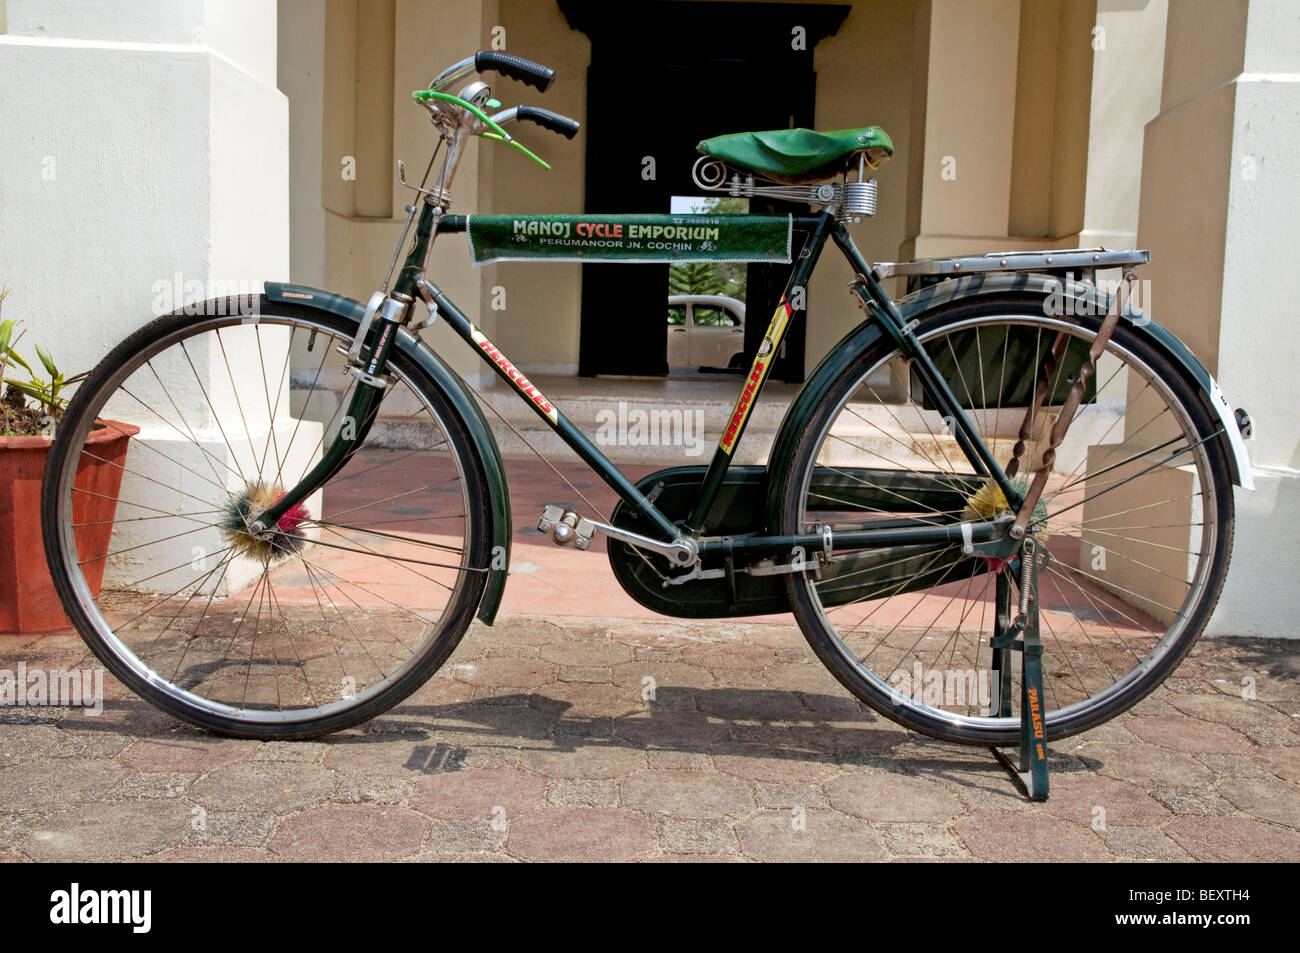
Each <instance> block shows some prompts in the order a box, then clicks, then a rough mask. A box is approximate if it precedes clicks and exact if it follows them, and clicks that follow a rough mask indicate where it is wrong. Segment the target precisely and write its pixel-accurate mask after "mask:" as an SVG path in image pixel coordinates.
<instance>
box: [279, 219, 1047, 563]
mask: <svg viewBox="0 0 1300 953" xmlns="http://www.w3.org/2000/svg"><path fill="white" fill-rule="evenodd" d="M437 211H438V210H437V208H436V207H435V206H434V205H432V204H430V203H428V202H425V203H424V205H423V208H422V209H421V213H420V218H419V222H418V224H417V226H416V232H415V240H414V241H413V242H412V245H411V249H410V252H409V253H408V254H407V256H406V259H405V261H404V263H403V265H402V268H401V270H400V272H399V273H398V276H397V280H396V281H395V283H394V288H393V293H392V296H393V297H395V298H397V299H398V300H401V301H410V302H412V305H411V306H413V302H414V300H415V299H417V298H424V299H425V301H426V302H427V303H430V304H432V305H433V306H434V307H436V309H437V317H439V318H441V319H442V320H444V321H446V322H447V324H448V325H449V326H450V327H451V328H452V329H453V330H454V331H455V332H456V333H457V334H458V335H459V336H460V337H461V338H462V339H464V341H465V342H466V343H467V344H469V345H470V347H472V348H473V349H474V350H476V351H477V352H479V355H480V356H481V357H482V359H483V360H484V361H486V362H487V364H488V365H489V366H490V367H491V368H492V369H493V370H494V371H495V372H496V374H497V376H499V377H500V378H501V379H502V380H504V381H505V382H506V383H507V384H509V385H510V387H511V388H513V389H514V391H515V392H516V393H518V394H519V395H520V396H521V397H522V398H524V400H526V401H527V402H528V404H529V405H530V406H531V407H532V408H533V411H534V412H535V413H536V414H537V415H538V416H539V417H541V418H542V419H543V420H544V421H546V423H547V424H548V425H549V426H550V427H551V428H552V429H554V430H555V432H556V433H557V434H558V435H559V437H560V439H561V440H563V441H564V442H565V444H567V445H568V446H569V447H570V448H571V449H572V450H573V451H574V452H575V453H576V454H577V455H578V456H579V458H581V459H582V461H583V462H584V463H586V464H587V465H588V466H589V467H591V468H592V469H593V470H594V471H595V472H596V473H597V474H599V475H600V477H601V479H603V480H604V481H605V482H606V483H607V484H608V485H609V486H610V487H611V488H612V489H613V490H614V491H615V492H616V493H617V494H618V495H619V497H620V498H622V499H623V500H624V501H625V502H627V503H628V505H630V506H632V507H634V508H635V509H636V511H637V512H639V513H640V514H642V515H643V516H645V517H646V519H648V520H649V521H650V522H651V523H652V524H653V525H654V526H655V527H656V528H657V529H658V530H660V531H661V532H662V533H663V535H664V537H665V542H672V541H673V540H675V539H677V538H678V537H679V536H681V535H689V536H691V537H694V538H696V539H700V537H702V536H703V535H704V534H705V532H706V530H707V527H706V526H705V525H704V521H705V517H706V514H708V512H709V511H710V508H711V507H712V505H713V502H714V499H715V497H716V496H717V493H718V490H719V488H720V487H721V486H722V483H723V480H724V478H725V477H726V475H727V471H728V469H729V467H730V466H731V462H732V458H733V454H734V451H735V449H736V447H737V446H738V445H739V443H740V440H741V437H742V436H743V435H744V431H745V426H746V424H747V422H748V419H749V416H750V412H751V411H752V409H753V407H754V405H755V404H756V403H757V401H758V399H759V396H760V394H761V393H762V390H763V385H764V384H765V383H766V381H767V378H768V375H769V373H770V371H771V366H772V358H773V357H774V356H775V355H776V353H777V351H778V349H779V348H780V346H781V342H782V341H783V340H784V337H785V333H786V331H787V330H788V329H789V326H790V323H791V321H792V320H794V318H795V315H796V314H797V313H798V312H799V311H800V310H802V301H803V299H804V294H803V291H804V289H805V288H806V287H807V283H808V280H809V278H810V277H811V275H812V271H813V269H814V267H816V264H817V261H818V258H819V257H820V255H821V252H822V250H823V248H824V247H825V245H826V242H827V240H828V239H830V240H832V241H833V242H834V243H835V245H836V246H837V247H838V248H839V249H840V251H841V252H842V253H843V254H844V256H845V258H846V259H847V260H848V262H849V264H850V265H851V266H852V268H853V270H854V272H855V273H856V275H857V280H856V282H855V285H854V290H855V292H856V293H857V294H859V295H860V296H861V297H862V299H863V306H864V308H865V309H866V310H867V311H868V313H869V314H870V315H871V316H872V317H874V318H875V319H876V320H877V321H879V322H880V323H881V325H882V326H883V328H884V329H885V331H886V332H887V333H888V334H889V336H890V337H891V338H892V339H893V340H894V341H895V342H896V343H897V344H898V346H899V348H900V349H901V350H902V352H903V354H904V355H906V356H907V357H908V358H909V359H910V360H911V361H912V364H913V367H914V368H915V369H916V372H917V374H918V377H919V378H920V381H921V384H922V386H923V388H924V389H925V390H926V392H927V393H928V394H929V396H930V398H931V399H932V400H933V401H934V402H935V406H936V407H937V408H938V409H939V411H940V413H941V414H942V415H943V416H945V417H946V418H948V419H950V420H951V421H952V430H953V434H954V437H955V438H956V441H957V444H958V446H959V447H960V448H961V450H962V452H963V454H964V455H965V456H966V458H967V459H968V460H969V462H970V464H971V466H972V467H973V468H974V469H975V472H976V473H977V474H979V475H981V476H986V477H988V478H990V479H992V480H993V481H994V482H995V483H996V484H997V485H998V487H999V488H1000V489H1001V490H1002V492H1003V493H1004V494H1006V498H1007V500H1008V502H1010V503H1011V504H1012V509H1014V508H1015V507H1016V506H1018V505H1019V503H1020V501H1021V499H1022V496H1021V493H1020V491H1019V490H1018V489H1017V488H1016V487H1015V486H1013V485H1012V483H1011V481H1010V479H1009V478H1008V477H1007V475H1006V473H1005V472H1004V471H1003V470H1002V468H1001V467H1000V466H999V465H998V463H997V461H996V459H995V458H994V457H993V454H992V453H991V452H990V451H989V448H988V447H987V445H986V444H985V443H984V441H983V440H982V439H981V438H980V436H979V434H978V432H977V431H976V430H975V427H974V425H973V424H972V423H971V421H970V419H969V418H968V417H967V415H966V413H965V411H964V410H963V409H962V407H961V404H960V403H959V401H958V400H957V398H956V396H955V395H954V394H953V392H952V390H951V388H950V387H949V386H948V383H947V381H945V380H944V378H943V375H942V374H940V373H939V371H938V370H937V369H936V367H935V365H934V363H933V361H932V360H931V359H930V356H929V355H928V354H927V353H926V351H925V349H924V347H922V345H921V343H920V341H919V340H917V338H916V337H915V335H914V334H913V333H912V329H911V328H910V327H908V326H907V325H906V324H905V322H904V320H903V318H902V316H901V315H900V314H899V312H898V309H897V307H896V306H895V305H894V302H893V300H892V299H891V298H890V297H889V295H888V294H886V293H885V291H884V289H883V288H881V286H880V283H879V282H878V281H877V280H876V279H875V278H874V277H873V276H872V273H871V266H870V265H869V264H868V263H867V261H866V260H865V259H864V258H863V257H862V254H861V253H860V252H859V251H858V249H857V246H856V245H854V243H853V239H852V237H851V236H850V235H849V233H848V230H847V229H846V228H845V227H844V225H843V223H841V222H839V221H838V220H837V219H835V217H834V216H833V215H831V214H830V213H829V212H826V211H823V212H821V213H819V214H816V215H808V216H799V217H796V218H795V222H794V224H795V228H796V230H798V231H800V232H803V233H806V234H807V236H808V237H807V240H806V241H805V242H804V246H803V249H802V250H801V251H800V253H799V256H798V258H797V259H796V261H795V264H794V267H793V268H792V269H791V272H790V277H789V278H788V279H787V282H786V287H785V291H784V293H783V294H782V295H781V299H780V303H779V304H778V306H777V309H776V312H775V313H774V314H773V316H772V320H771V322H770V324H769V325H768V329H767V332H766V333H765V335H764V337H763V340H762V342H761V344H760V345H759V349H758V353H757V354H756V355H755V357H754V361H753V363H752V364H751V366H750V370H749V374H748V375H747V376H746V378H745V381H744V384H743V386H742V388H741V393H740V395H739V396H738V397H737V399H736V403H735V406H734V408H733V410H732V413H731V415H730V417H729V418H728V422H727V424H726V426H725V427H724V430H723V433H722V436H721V437H720V439H719V441H718V446H717V448H716V450H715V451H714V454H713V458H712V460H711V462H710V463H709V467H708V470H707V471H706V473H705V477H704V480H703V483H702V484H701V487H700V494H699V498H698V499H697V500H696V502H695V507H694V510H693V511H692V513H691V516H690V517H689V518H688V519H687V520H686V523H685V525H683V526H678V525H677V524H675V523H673V522H672V521H671V520H669V519H668V518H667V517H666V516H665V515H664V514H663V513H662V512H660V511H659V509H657V508H656V507H655V505H654V504H653V503H652V502H651V501H650V500H649V499H647V498H646V497H645V495H644V494H642V493H641V492H640V491H639V490H638V489H637V488H636V487H635V486H634V485H633V484H632V482H631V481H630V480H628V478H627V477H626V476H624V475H623V473H622V472H621V471H620V470H619V469H618V468H617V467H616V466H615V465H614V464H613V463H611V462H610V461H609V459H608V458H607V457H606V456H605V455H604V454H603V453H602V452H601V451H600V449H599V448H598V447H597V446H596V445H595V444H594V443H593V442H592V441H591V440H590V439H589V438H588V437H587V436H586V434H584V433H583V432H582V431H581V430H579V429H578V428H577V427H576V426H574V424H573V423H572V422H571V421H570V420H569V419H568V418H567V417H565V416H564V414H562V413H561V412H560V411H559V409H558V408H556V407H555V405H553V404H552V403H551V402H550V401H549V400H547V399H546V397H545V396H544V395H543V394H542V393H541V391H540V390H538V389H537V387H536V386H535V385H533V384H532V382H530V381H529V380H528V379H527V378H526V377H525V376H524V375H523V374H522V373H520V371H519V370H518V368H517V367H515V365H514V364H513V363H512V362H511V361H510V359H509V358H508V357H506V355H505V354H504V353H502V352H501V350H500V349H499V348H498V347H497V346H496V345H494V344H493V343H492V342H491V341H490V340H488V338H487V336H486V335H485V334H483V332H482V331H480V330H479V329H478V328H477V327H476V326H475V325H474V323H473V322H472V321H471V320H470V319H469V318H468V317H467V316H466V315H465V313H464V312H463V311H461V310H460V309H459V308H458V307H456V305H455V303H454V302H452V301H451V300H450V299H449V298H448V297H447V296H446V295H445V294H443V292H442V291H441V290H439V289H438V288H437V286H435V285H434V284H433V283H432V282H430V281H428V280H427V279H426V278H424V277H423V275H422V267H423V263H424V262H425V261H426V260H427V252H428V248H429V244H430V243H431V242H432V241H433V239H434V237H435V235H437V234H441V233H456V232H463V231H465V228H466V220H465V217H464V216H452V215H449V216H442V217H439V216H438V214H437ZM408 311H409V306H408ZM400 321H401V316H388V315H380V316H379V317H377V318H376V320H375V324H374V327H372V328H371V329H370V332H369V334H368V340H367V342H366V345H365V347H363V349H362V358H363V366H362V370H363V371H364V374H363V375H358V380H359V383H358V385H357V388H356V393H354V394H353V397H352V401H351V404H350V405H349V407H348V416H349V417H350V418H351V419H352V420H353V421H354V422H355V423H356V428H355V433H353V434H351V435H350V439H349V438H348V437H345V436H344V435H343V434H342V433H340V434H339V435H338V436H336V437H335V439H334V441H333V442H332V443H331V444H330V446H329V447H328V448H327V449H326V450H325V451H324V453H323V455H322V458H321V460H320V461H319V462H318V463H317V464H316V466H315V467H313V468H312V470H311V471H310V472H309V473H308V474H307V475H306V476H305V477H304V478H303V480H302V481H301V482H300V483H298V484H297V485H296V486H294V487H293V488H291V489H290V490H288V491H287V492H286V493H285V494H284V495H283V496H282V497H281V498H280V499H279V500H277V501H276V503H275V504H274V505H273V506H271V507H269V508H268V509H267V510H265V511H264V512H263V513H262V514H261V516H260V518H259V522H260V523H262V525H263V526H270V525H274V523H275V522H276V521H278V520H279V518H280V517H281V516H283V515H284V513H285V512H287V511H288V509H289V507H291V506H293V504H294V503H296V502H299V501H301V500H303V499H306V497H307V496H309V495H310V494H311V493H313V492H315V490H316V489H317V488H319V487H320V486H321V485H322V484H323V483H325V482H326V481H327V480H328V479H329V478H330V477H331V476H333V475H334V474H335V473H337V472H338V470H339V469H340V468H341V467H342V466H343V465H344V464H345V463H346V462H347V460H348V458H349V457H350V456H351V454H352V452H353V450H354V449H355V448H356V447H359V446H360V445H361V443H362V441H363V440H364V438H365V435H366V432H367V431H368V430H369V427H370V425H371V423H373V421H374V419H375V416H376V414H377V411H378V407H379V403H380V401H381V400H382V397H383V394H382V391H383V386H382V376H383V373H384V366H385V363H386V361H387V358H388V354H389V351H390V349H391V347H392V343H393V340H394V339H395V337H396V327H397V325H398V324H399V323H400ZM367 378H369V379H370V381H374V383H371V382H368V381H367ZM1007 525H1009V524H1006V523H994V522H990V521H983V522H979V521H975V522H967V523H965V524H964V527H963V524H959V523H953V524H949V525H940V526H936V525H933V524H931V523H920V522H918V525H916V526H914V527H907V526H904V527H898V526H891V527H881V528H877V529H863V530H857V531H852V532H844V533H839V534H836V535H835V537H834V539H833V544H832V545H833V548H836V549H838V548H852V549H863V548H871V547H875V546H896V545H905V544H912V543H919V544H929V543H934V544H940V543H951V542H962V541H965V542H967V543H986V542H990V541H992V540H995V539H998V538H1001V537H1002V536H1004V535H1005V530H1006V526H1007ZM964 533H965V534H969V535H965V536H964V539H963V534H964ZM823 545H824V539H823V537H822V536H821V534H819V533H802V534H792V535H782V536H747V537H739V538H735V539H726V540H723V539H707V538H704V539H700V545H699V552H700V554H701V555H702V556H703V555H706V554H710V553H713V552H715V551H719V550H721V549H723V548H724V547H725V548H726V549H727V550H728V551H730V552H740V553H744V554H745V555H747V556H752V557H754V558H763V557H765V556H773V555H776V554H778V553H788V552H789V551H790V550H792V549H793V548H794V547H796V546H801V547H804V548H805V549H820V548H821V547H822V546H823Z"/></svg>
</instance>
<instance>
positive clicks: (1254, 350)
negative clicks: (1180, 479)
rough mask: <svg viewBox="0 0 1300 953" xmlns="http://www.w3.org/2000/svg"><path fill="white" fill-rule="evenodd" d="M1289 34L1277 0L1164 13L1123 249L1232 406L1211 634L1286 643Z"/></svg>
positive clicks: (1297, 559) (1290, 25) (1295, 139)
mask: <svg viewBox="0 0 1300 953" xmlns="http://www.w3.org/2000/svg"><path fill="white" fill-rule="evenodd" d="M1298 149H1300V30H1298V29H1297V11H1296V8H1295V5H1294V3H1292V2H1289V0H1238V2H1235V3H1219V2H1212V0H1179V2H1177V3H1171V4H1170V5H1169V19H1168V29H1167V33H1166V53H1165V71H1164V85H1163V91H1162V96H1161V107H1160V115H1159V116H1157V117H1156V118H1155V119H1154V120H1153V121H1152V122H1151V123H1150V124H1149V125H1148V126H1147V129H1146V140H1145V145H1144V151H1143V163H1142V192H1141V212H1140V223H1139V228H1138V244H1139V245H1140V246H1141V247H1144V248H1150V249H1151V254H1152V261H1151V264H1150V265H1149V266H1146V267H1144V268H1143V269H1142V276H1143V277H1144V278H1148V279H1150V281H1151V291H1152V294H1151V297H1152V302H1151V304H1152V309H1153V314H1154V317H1155V318H1156V320H1158V321H1160V322H1162V323H1164V324H1165V325H1166V326H1167V327H1169V328H1170V329H1171V330H1172V331H1173V332H1174V333H1175V334H1177V335H1178V336H1179V337H1180V338H1182V339H1183V340H1184V341H1185V342H1186V343H1187V344H1188V345H1189V346H1190V347H1191V349H1192V350H1193V351H1194V352H1195V353H1196V355H1197V356H1198V357H1199V358H1200V359H1201V360H1202V361H1203V362H1204V363H1205V365H1206V367H1207V368H1208V369H1209V370H1210V372H1211V373H1212V374H1214V375H1215V377H1216V378H1217V379H1218V380H1219V382H1220V384H1221V385H1222V387H1223V390H1224V392H1225V393H1226V394H1227V396H1228V399H1229V400H1230V401H1231V402H1232V404H1233V406H1234V407H1245V408H1247V409H1248V410H1249V411H1250V413H1251V415H1252V416H1253V417H1254V419H1255V422H1256V437H1255V438H1254V439H1253V440H1252V441H1250V442H1249V443H1247V447H1248V449H1249V451H1250V455H1251V460H1252V463H1253V470H1254V478H1255V485H1256V487H1257V489H1256V490H1255V492H1254V493H1249V492H1246V491H1243V490H1238V491H1236V504H1237V525H1236V542H1235V546H1234V551H1233V558H1232V571H1231V573H1230V574H1229V576H1228V582H1227V586H1226V588H1225V589H1224V592H1223V596H1222V598H1221V600H1220V602H1219V608H1218V610H1217V612H1216V613H1215V615H1214V618H1213V619H1212V620H1211V622H1210V627H1209V630H1208V631H1209V632H1211V633H1212V634H1224V635H1229V634H1231V635H1270V636H1285V637H1295V636H1296V627H1295V619H1294V609H1295V585H1296V579H1297V578H1300V451H1298V450H1297V442H1296V425H1295V406H1296V403H1297V401H1300V374H1297V373H1296V361H1297V357H1298V356H1300V353H1298V352H1300V347H1298V346H1297V345H1298V343H1300V306H1298V305H1297V303H1296V296H1295V293H1294V289H1293V288H1292V285H1293V281H1294V279H1293V276H1294V274H1295V261H1294V258H1295V247H1296V243H1295V238H1294V228H1295V222H1296V221H1297V220H1300V181H1297V179H1296V178H1295V176H1294V175H1293V174H1292V173H1291V172H1290V171H1289V169H1290V164H1291V161H1292V158H1293V157H1294V155H1295V154H1296V151H1297V150H1298Z"/></svg>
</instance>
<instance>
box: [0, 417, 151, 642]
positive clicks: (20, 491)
mask: <svg viewBox="0 0 1300 953" xmlns="http://www.w3.org/2000/svg"><path fill="white" fill-rule="evenodd" d="M106 423H107V426H103V427H100V428H98V429H96V430H94V431H92V432H91V434H90V437H89V439H88V441H87V446H88V447H89V448H94V449H93V450H91V453H93V454H94V456H95V457H100V458H102V459H99V460H96V459H94V458H93V457H92V456H91V454H90V453H86V454H83V455H82V459H81V463H80V465H79V466H78V467H77V479H76V483H75V484H74V486H75V487H76V489H78V490H87V491H89V492H86V493H76V492H74V493H73V494H72V518H73V520H74V521H75V522H76V523H77V524H78V528H77V530H76V537H77V550H78V552H79V554H80V558H81V559H83V560H88V559H89V560H94V561H93V562H87V563H85V566H84V568H83V571H84V572H85V575H86V581H87V582H88V583H89V584H90V587H91V589H92V590H93V591H94V593H95V594H96V595H98V594H99V587H100V584H101V583H102V582H103V579H104V560H103V559H95V557H96V556H104V555H106V554H107V553H108V543H109V539H110V537H111V536H112V535H113V517H114V514H115V512H116V510H117V493H118V490H119V489H120V488H121V486H122V472H123V471H122V467H123V466H124V465H125V463H126V450H127V445H128V444H129V443H130V441H131V438H132V437H134V436H135V435H136V434H138V433H139V432H140V428H139V427H133V426H131V425H130V424H125V423H120V422H118V421H107V422H106ZM49 449H50V438H49V437H0V633H18V634H28V633H36V632H51V631H54V630H56V629H65V628H67V627H68V626H70V625H71V623H70V622H69V621H68V617H67V616H66V615H65V614H64V612H63V605H62V604H61V603H60V602H59V596H58V593H56V592H55V591H54V583H53V582H52V581H51V579H50V572H49V568H48V567H47V565H46V563H45V547H44V544H43V543H42V541H41V475H42V474H43V473H44V471H45V458H46V455H47V454H48V452H49ZM92 494H93V495H92Z"/></svg>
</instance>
